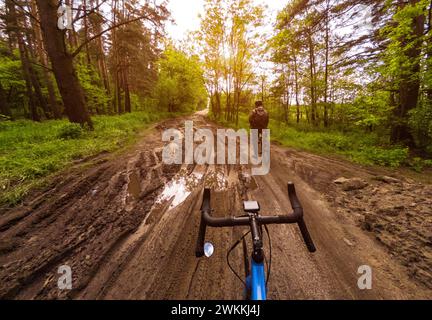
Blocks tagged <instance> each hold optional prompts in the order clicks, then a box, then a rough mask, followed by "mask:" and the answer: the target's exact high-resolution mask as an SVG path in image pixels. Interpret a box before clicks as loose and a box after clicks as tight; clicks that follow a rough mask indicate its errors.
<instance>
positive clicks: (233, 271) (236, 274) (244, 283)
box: [226, 231, 251, 288]
mask: <svg viewBox="0 0 432 320" xmlns="http://www.w3.org/2000/svg"><path fill="white" fill-rule="evenodd" d="M250 233H251V232H250V231H248V232H246V233H245V234H244V235H243V236H242V237H241V238H240V239H239V240H237V242H236V243H234V245H233V246H232V247H231V249H230V250H229V251H228V253H227V256H226V260H227V263H228V267H229V268H230V269H231V271H232V273H234V275H235V276H236V277H237V278H238V279H239V280H240V281H241V282H242V283H243V285H244V286H245V288H246V282H244V281H243V279H242V278H241V277H240V276H239V275H238V273H237V272H236V271H235V270H234V268H233V267H232V266H231V264H230V261H229V257H230V255H231V252H232V251H233V250H234V249H235V248H237V246H238V245H239V244H240V242H242V241H243V239H244V238H246V237H247V236H248V235H249V234H250Z"/></svg>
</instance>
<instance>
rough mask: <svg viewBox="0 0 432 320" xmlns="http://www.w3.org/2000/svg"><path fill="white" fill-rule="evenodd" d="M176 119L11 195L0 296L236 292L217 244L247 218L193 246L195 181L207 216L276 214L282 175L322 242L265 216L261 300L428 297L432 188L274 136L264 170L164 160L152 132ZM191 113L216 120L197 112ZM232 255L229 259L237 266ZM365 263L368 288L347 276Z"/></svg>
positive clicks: (173, 123)
mask: <svg viewBox="0 0 432 320" xmlns="http://www.w3.org/2000/svg"><path fill="white" fill-rule="evenodd" d="M186 119H187V118H180V119H174V120H169V121H165V122H163V123H161V124H159V125H158V126H155V127H154V128H153V129H152V130H150V131H147V132H146V133H145V136H143V138H142V139H141V141H140V142H139V143H138V144H137V145H135V146H134V147H133V148H131V149H130V150H129V151H128V152H125V153H123V154H115V155H101V156H99V157H96V158H94V159H91V160H90V164H87V165H86V168H87V169H83V168H82V165H77V166H76V167H75V168H72V169H71V170H68V172H67V173H65V174H63V175H61V176H59V177H57V178H56V179H55V180H54V181H53V182H52V184H51V185H50V186H49V187H48V188H47V189H46V190H45V191H40V192H38V193H35V194H33V195H31V196H30V197H29V198H28V199H27V200H26V201H25V203H24V204H23V205H21V206H20V207H18V208H14V209H3V210H2V211H1V212H0V297H1V298H3V299H4V298H9V299H67V298H69V299H241V298H242V286H241V283H240V282H239V281H238V280H236V278H235V276H234V275H233V274H232V273H231V272H230V271H229V269H228V267H227V265H226V252H227V250H228V249H229V248H230V247H231V245H232V244H233V243H234V242H235V241H236V240H237V239H238V238H239V237H240V236H241V235H242V234H243V232H244V231H245V229H243V228H236V229H223V230H221V229H217V230H212V229H210V230H209V231H208V234H207V240H208V241H211V242H212V243H213V245H214V246H215V253H214V255H213V256H212V257H211V258H202V259H196V258H195V256H194V250H195V243H196V238H197V231H198V224H199V214H200V213H199V207H200V204H201V194H202V190H203V187H204V185H208V186H211V187H212V189H213V191H212V197H213V198H212V207H213V208H214V209H215V212H214V214H215V215H218V216H223V215H227V214H239V213H241V211H240V206H241V201H242V200H246V199H256V200H258V201H259V202H260V204H261V207H262V209H263V211H264V212H268V213H270V214H283V213H286V212H287V211H289V208H290V204H289V200H288V199H287V196H286V183H287V182H288V181H294V182H295V183H296V187H297V190H298V194H299V198H300V200H301V201H302V203H303V206H304V210H305V215H306V222H307V224H308V226H309V229H310V232H311V234H312V237H313V238H314V240H315V244H316V246H317V249H318V251H317V253H315V254H310V253H308V252H307V250H306V249H305V247H304V245H303V243H302V241H301V238H300V235H299V232H298V230H297V227H296V226H292V225H290V226H274V227H273V226H272V227H270V232H271V235H272V244H273V264H272V272H271V279H270V282H269V288H268V290H269V298H270V299H413V298H420V299H429V298H431V297H432V294H431V293H432V270H431V264H432V263H431V261H432V252H431V251H432V249H431V245H432V235H431V230H432V221H431V218H432V213H431V209H430V208H431V207H432V202H431V199H432V188H431V186H429V185H422V184H420V183H418V182H414V181H412V180H409V179H406V178H403V177H396V178H394V177H389V176H388V172H385V171H377V170H372V169H366V168H362V167H359V166H356V165H352V164H349V163H347V162H345V161H340V160H335V159H329V158H325V157H319V156H315V155H311V154H308V153H305V152H299V151H293V150H287V149H284V148H281V147H279V146H276V145H273V146H272V157H271V159H272V160H271V173H270V174H269V175H267V176H261V177H251V176H250V174H249V173H250V168H248V167H247V166H242V165H233V166H167V165H164V164H163V163H162V161H161V150H162V147H163V144H162V141H161V132H162V130H163V129H165V128H181V127H183V126H184V121H185V120H186ZM189 119H192V120H194V124H195V126H196V127H209V128H212V129H214V128H215V126H214V124H211V123H209V122H207V120H206V119H205V118H204V117H203V116H202V115H200V114H198V115H195V116H192V117H190V118H189ZM341 177H344V178H345V179H339V178H341ZM336 179H339V180H338V181H336V182H334V181H335V180H336ZM383 190H384V191H383ZM405 190H406V191H405ZM398 201H399V202H398ZM400 202H401V204H398V203H400ZM383 208H384V209H385V210H384V209H383ZM380 210H381V211H380ZM267 250H268V249H267ZM240 253H241V252H240V250H238V251H235V252H234V254H233V255H232V257H231V261H232V263H233V265H234V266H235V267H236V268H237V270H239V272H241V270H242V269H241V268H242V266H241V255H240ZM62 265H68V266H70V267H71V270H72V275H73V282H72V283H73V289H72V290H59V289H58V287H57V280H58V278H59V277H60V274H58V268H59V266H62ZM362 265H368V266H370V267H371V268H372V270H373V288H372V290H360V289H359V288H358V286H357V280H358V278H359V277H360V275H359V274H357V270H358V268H359V266H362Z"/></svg>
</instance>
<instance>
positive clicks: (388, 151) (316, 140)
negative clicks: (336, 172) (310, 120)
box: [210, 114, 432, 171]
mask: <svg viewBox="0 0 432 320" xmlns="http://www.w3.org/2000/svg"><path fill="white" fill-rule="evenodd" d="M210 117H211V116H210ZM211 119H212V120H214V121H216V120H215V119H214V118H212V117H211ZM217 122H218V123H219V124H221V125H223V126H225V127H229V128H233V129H239V128H249V122H248V118H247V115H245V114H241V115H240V117H239V124H238V126H236V125H235V124H233V123H231V122H227V121H224V120H222V121H221V120H219V121H217ZM269 128H270V130H271V139H272V141H275V142H278V143H280V144H281V145H283V146H286V147H291V148H295V149H299V150H305V151H310V152H313V153H317V154H322V155H333V156H334V155H339V156H342V157H343V158H345V159H348V160H350V161H352V162H355V163H359V164H363V165H379V166H385V167H392V168H397V167H400V166H408V167H410V168H412V169H414V170H415V171H421V170H422V169H423V168H426V167H430V166H432V161H431V160H424V159H420V158H411V157H410V154H409V149H408V148H406V147H403V146H393V145H391V144H390V143H389V142H388V139H387V138H386V137H384V136H382V135H379V134H378V133H374V132H372V133H365V132H362V131H355V130H353V131H349V132H341V131H337V130H324V129H319V128H318V129H317V128H311V127H309V126H298V125H295V124H288V125H287V124H285V123H283V122H280V121H275V120H271V121H270V125H269Z"/></svg>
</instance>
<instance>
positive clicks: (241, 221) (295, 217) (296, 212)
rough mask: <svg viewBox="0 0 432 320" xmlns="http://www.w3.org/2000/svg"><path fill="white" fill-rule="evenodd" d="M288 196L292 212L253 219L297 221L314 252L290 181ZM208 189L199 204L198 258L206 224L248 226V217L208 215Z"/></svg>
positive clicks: (264, 222) (305, 240)
mask: <svg viewBox="0 0 432 320" xmlns="http://www.w3.org/2000/svg"><path fill="white" fill-rule="evenodd" d="M288 197H289V199H290V202H291V206H292V209H293V213H292V214H290V215H284V216H256V217H255V220H256V222H257V223H258V224H259V225H268V224H292V223H297V225H298V227H299V229H300V233H301V235H302V237H303V241H304V242H305V244H306V246H307V248H308V250H309V251H310V252H315V251H316V248H315V245H314V243H313V241H312V238H311V236H310V234H309V231H308V229H307V227H306V224H305V222H304V219H303V208H302V206H301V204H300V201H299V200H298V198H297V194H296V191H295V186H294V184H293V183H292V182H289V183H288ZM210 212H211V207H210V189H205V190H204V195H203V202H202V205H201V222H200V229H199V235H198V241H197V246H196V250H195V255H196V257H197V258H200V257H202V256H203V255H204V241H205V234H206V229H207V226H209V227H217V228H223V227H234V226H250V225H251V218H250V217H226V218H216V217H212V216H211V215H210Z"/></svg>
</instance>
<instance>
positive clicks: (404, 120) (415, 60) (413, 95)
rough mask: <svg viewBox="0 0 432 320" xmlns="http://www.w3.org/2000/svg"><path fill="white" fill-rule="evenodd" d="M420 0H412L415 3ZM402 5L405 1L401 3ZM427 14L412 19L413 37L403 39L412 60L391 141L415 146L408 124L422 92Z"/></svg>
mask: <svg viewBox="0 0 432 320" xmlns="http://www.w3.org/2000/svg"><path fill="white" fill-rule="evenodd" d="M418 1H419V0H412V1H411V3H412V4H415V3H417V2H418ZM401 5H402V6H404V5H405V3H403V4H401ZM424 24H425V16H424V15H420V16H417V17H415V18H414V19H413V21H412V32H411V35H410V38H411V39H409V40H408V39H402V41H401V43H402V45H403V46H404V47H406V46H407V45H409V49H407V50H406V55H407V58H408V59H409V60H410V61H411V62H412V63H411V66H410V68H409V70H407V71H408V72H406V73H405V75H404V76H403V78H402V81H401V83H400V86H399V103H398V104H397V106H396V108H395V109H394V111H393V116H394V121H393V125H392V130H391V141H392V142H393V143H399V142H403V143H405V144H406V145H408V146H411V147H413V146H414V144H415V143H414V138H413V136H412V134H411V132H410V128H409V125H408V115H409V111H410V110H412V109H414V108H416V107H417V103H418V100H419V93H420V77H419V73H420V58H419V57H420V55H421V52H422V41H421V39H422V37H423V33H424V31H425V30H424ZM408 41H409V44H408Z"/></svg>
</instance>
